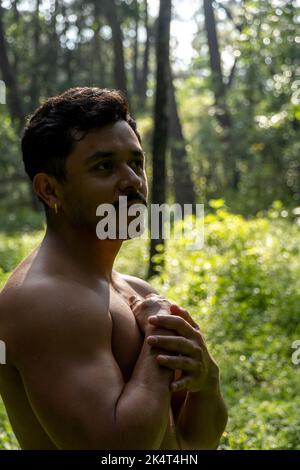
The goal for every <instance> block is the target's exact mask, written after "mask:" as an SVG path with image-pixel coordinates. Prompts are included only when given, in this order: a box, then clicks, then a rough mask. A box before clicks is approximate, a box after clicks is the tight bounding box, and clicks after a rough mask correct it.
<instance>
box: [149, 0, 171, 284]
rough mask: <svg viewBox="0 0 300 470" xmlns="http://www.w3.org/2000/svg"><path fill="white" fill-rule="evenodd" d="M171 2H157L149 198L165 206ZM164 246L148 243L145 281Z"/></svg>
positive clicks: (162, 0) (166, 0) (160, 243)
mask: <svg viewBox="0 0 300 470" xmlns="http://www.w3.org/2000/svg"><path fill="white" fill-rule="evenodd" d="M171 11H172V2H171V0H160V5H159V16H158V30H157V31H158V34H157V43H156V63H157V68H156V95H155V107H154V134H153V152H152V153H153V162H152V194H151V202H152V203H153V204H163V203H165V202H166V153H167V144H168V126H169V119H168V88H169V87H168V85H169V79H168V76H169V60H170V59H169V57H170V24H171ZM158 245H164V239H163V237H162V233H160V234H159V238H158V239H157V240H155V239H152V238H151V241H150V263H149V270H148V277H151V276H153V275H154V274H156V273H157V263H156V262H155V261H154V259H153V256H154V255H155V254H156V253H157V246H158Z"/></svg>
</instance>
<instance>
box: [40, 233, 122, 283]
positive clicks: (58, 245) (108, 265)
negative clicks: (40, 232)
mask: <svg viewBox="0 0 300 470" xmlns="http://www.w3.org/2000/svg"><path fill="white" fill-rule="evenodd" d="M42 246H45V247H47V249H50V250H51V251H52V252H54V253H56V254H57V255H59V256H61V258H62V259H66V258H67V259H68V260H69V261H70V262H71V263H72V265H74V266H76V267H77V268H79V269H80V270H81V271H82V272H85V273H86V274H88V275H90V276H94V277H95V278H102V279H105V280H106V281H108V282H110V283H111V282H112V281H113V264H114V261H115V259H116V256H117V254H118V252H119V250H120V248H121V246H122V240H99V239H98V238H97V236H96V233H95V234H94V235H92V234H90V233H88V232H87V231H80V230H76V231H75V230H70V229H67V228H65V227H63V228H62V227H59V228H53V227H51V226H48V227H47V230H46V234H45V237H44V240H43V242H42Z"/></svg>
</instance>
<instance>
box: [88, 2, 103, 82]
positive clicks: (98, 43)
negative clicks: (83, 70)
mask: <svg viewBox="0 0 300 470" xmlns="http://www.w3.org/2000/svg"><path fill="white" fill-rule="evenodd" d="M93 6H94V25H95V26H94V38H93V47H92V49H91V50H92V54H93V56H92V60H91V63H92V70H91V79H92V83H93V85H96V86H99V87H102V88H104V87H105V83H106V67H105V60H103V54H104V50H103V47H102V40H101V38H100V24H101V22H100V16H101V12H102V11H101V6H102V5H101V3H100V2H99V0H94V2H93Z"/></svg>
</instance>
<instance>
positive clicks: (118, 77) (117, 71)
mask: <svg viewBox="0 0 300 470" xmlns="http://www.w3.org/2000/svg"><path fill="white" fill-rule="evenodd" d="M105 10H106V16H107V20H108V22H109V25H110V27H111V31H112V41H113V50H114V79H115V85H116V87H117V88H118V89H119V90H121V91H123V92H124V93H125V94H127V91H128V90H127V79H126V71H125V60H124V48H123V34H122V30H121V23H120V20H119V14H118V8H117V5H116V1H115V0H106V1H105Z"/></svg>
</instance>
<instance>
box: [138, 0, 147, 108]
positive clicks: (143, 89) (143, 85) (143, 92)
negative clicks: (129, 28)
mask: <svg viewBox="0 0 300 470" xmlns="http://www.w3.org/2000/svg"><path fill="white" fill-rule="evenodd" d="M144 14H145V20H144V25H145V30H146V41H145V48H144V57H143V69H142V74H141V79H140V85H139V98H140V103H141V106H142V107H144V106H145V102H146V97H147V88H148V86H147V85H148V74H149V52H150V28H149V18H148V2H147V0H144Z"/></svg>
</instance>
